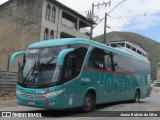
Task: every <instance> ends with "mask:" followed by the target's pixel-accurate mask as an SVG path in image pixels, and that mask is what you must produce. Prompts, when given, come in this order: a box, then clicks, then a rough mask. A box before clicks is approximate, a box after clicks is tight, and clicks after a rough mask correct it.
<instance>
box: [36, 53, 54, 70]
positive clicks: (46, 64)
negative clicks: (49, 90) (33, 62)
mask: <svg viewBox="0 0 160 120" xmlns="http://www.w3.org/2000/svg"><path fill="white" fill-rule="evenodd" d="M54 58H55V57H54V56H53V57H52V58H51V59H50V60H49V61H48V62H47V63H45V65H44V66H42V67H41V66H40V67H39V69H42V68H45V67H47V66H48V65H49V63H50V62H51V61H52V60H53V59H54ZM40 64H44V63H38V66H39V65H40Z"/></svg>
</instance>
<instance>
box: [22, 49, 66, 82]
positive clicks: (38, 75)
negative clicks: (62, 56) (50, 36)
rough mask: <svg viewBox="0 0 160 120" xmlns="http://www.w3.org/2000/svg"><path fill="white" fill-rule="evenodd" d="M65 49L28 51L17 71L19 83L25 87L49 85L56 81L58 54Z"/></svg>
mask: <svg viewBox="0 0 160 120" xmlns="http://www.w3.org/2000/svg"><path fill="white" fill-rule="evenodd" d="M64 49H66V47H50V48H38V49H28V50H27V51H26V53H25V55H24V60H23V64H22V65H21V68H20V70H19V81H20V82H21V83H23V84H27V85H38V84H49V83H53V82H56V81H58V78H59V77H58V76H59V74H60V68H58V66H57V57H58V54H59V53H60V52H61V51H62V50H64Z"/></svg>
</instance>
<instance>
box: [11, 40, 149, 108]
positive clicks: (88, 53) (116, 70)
mask: <svg viewBox="0 0 160 120" xmlns="http://www.w3.org/2000/svg"><path fill="white" fill-rule="evenodd" d="M19 55H23V61H22V63H21V66H20V68H19V71H18V81H17V86H16V100H17V104H19V105H22V106H31V107H39V108H46V109H55V110H60V109H68V108H76V107H77V108H82V110H83V111H92V110H94V108H95V105H97V104H103V103H111V102H118V101H126V100H133V101H135V102H139V99H141V98H145V97H148V96H149V90H150V89H149V82H150V71H151V70H150V63H149V61H148V60H147V59H144V58H142V57H138V56H136V55H134V54H131V53H128V52H124V51H121V50H118V49H115V48H113V47H110V46H107V45H105V44H102V43H99V42H95V41H92V40H88V39H82V38H66V39H57V40H46V41H41V42H37V43H33V44H31V45H29V47H28V49H27V50H26V51H20V52H16V53H14V54H13V55H12V57H11V64H12V65H14V63H15V59H16V57H17V56H19Z"/></svg>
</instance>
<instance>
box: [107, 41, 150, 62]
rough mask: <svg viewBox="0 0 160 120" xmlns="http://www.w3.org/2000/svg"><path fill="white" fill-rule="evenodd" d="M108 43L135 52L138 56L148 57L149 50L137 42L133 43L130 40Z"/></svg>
mask: <svg viewBox="0 0 160 120" xmlns="http://www.w3.org/2000/svg"><path fill="white" fill-rule="evenodd" d="M107 45H109V46H111V47H114V48H117V49H121V50H124V51H127V52H129V53H133V54H135V55H137V56H140V57H143V58H144V59H148V54H147V52H146V51H145V50H144V49H143V48H142V47H141V46H140V45H139V44H137V43H133V42H130V41H114V42H110V43H107Z"/></svg>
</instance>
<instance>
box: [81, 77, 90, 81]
mask: <svg viewBox="0 0 160 120" xmlns="http://www.w3.org/2000/svg"><path fill="white" fill-rule="evenodd" d="M81 81H82V82H90V78H81Z"/></svg>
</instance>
